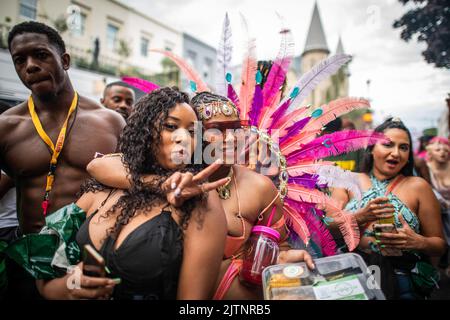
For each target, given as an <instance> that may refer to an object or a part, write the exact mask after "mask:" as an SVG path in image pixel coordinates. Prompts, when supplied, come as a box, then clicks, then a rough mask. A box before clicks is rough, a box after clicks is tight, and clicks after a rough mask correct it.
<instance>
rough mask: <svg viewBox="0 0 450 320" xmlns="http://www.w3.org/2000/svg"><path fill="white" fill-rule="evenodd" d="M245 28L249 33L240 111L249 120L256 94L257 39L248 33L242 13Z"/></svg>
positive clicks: (243, 117)
mask: <svg viewBox="0 0 450 320" xmlns="http://www.w3.org/2000/svg"><path fill="white" fill-rule="evenodd" d="M241 17H242V21H243V24H244V29H245V30H246V33H247V44H246V52H245V54H244V60H243V61H242V73H241V88H240V91H239V100H240V108H239V109H240V110H239V111H240V113H241V119H242V120H248V118H249V116H248V112H249V110H250V108H251V106H252V101H253V96H254V95H255V86H256V78H255V75H256V70H257V67H258V62H257V59H256V41H255V38H250V36H249V35H248V33H249V32H248V26H247V22H246V21H245V18H244V17H243V16H242V15H241Z"/></svg>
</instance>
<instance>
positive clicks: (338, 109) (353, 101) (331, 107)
mask: <svg viewBox="0 0 450 320" xmlns="http://www.w3.org/2000/svg"><path fill="white" fill-rule="evenodd" d="M366 108H370V102H369V101H368V100H366V99H362V98H341V99H337V100H334V101H331V102H330V103H328V104H327V105H324V106H322V107H321V109H322V111H323V113H322V115H321V116H320V117H318V118H314V119H312V120H311V121H310V122H309V123H308V125H307V126H305V130H315V129H321V128H322V127H323V126H325V125H326V124H327V123H329V122H330V121H333V120H334V119H336V118H337V117H339V116H341V115H343V114H346V113H348V112H350V111H353V110H358V109H366Z"/></svg>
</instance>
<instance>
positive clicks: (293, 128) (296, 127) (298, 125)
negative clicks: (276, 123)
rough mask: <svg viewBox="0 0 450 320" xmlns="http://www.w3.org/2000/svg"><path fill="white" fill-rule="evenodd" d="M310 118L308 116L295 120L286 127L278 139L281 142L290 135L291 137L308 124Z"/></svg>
mask: <svg viewBox="0 0 450 320" xmlns="http://www.w3.org/2000/svg"><path fill="white" fill-rule="evenodd" d="M310 119H311V118H310V117H306V118H304V119H302V120H300V121H297V122H295V123H294V124H293V125H292V126H290V127H289V128H287V132H286V133H285V135H284V136H283V137H282V138H281V139H280V143H283V142H284V141H286V140H287V139H289V138H290V137H293V136H294V135H296V134H297V133H298V132H299V131H300V130H302V129H303V128H304V127H305V126H306V125H307V124H308V122H309V120H310Z"/></svg>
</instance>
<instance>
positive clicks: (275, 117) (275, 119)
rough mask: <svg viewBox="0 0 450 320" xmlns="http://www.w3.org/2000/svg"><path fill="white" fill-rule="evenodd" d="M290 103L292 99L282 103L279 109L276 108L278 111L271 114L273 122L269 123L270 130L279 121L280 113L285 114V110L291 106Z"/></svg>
mask: <svg viewBox="0 0 450 320" xmlns="http://www.w3.org/2000/svg"><path fill="white" fill-rule="evenodd" d="M290 103H291V100H290V99H288V100H286V102H285V103H283V104H282V105H281V107H279V108H278V110H276V111H275V112H274V113H273V114H272V116H271V118H272V122H271V123H270V125H269V130H270V129H272V128H274V127H275V125H276V124H277V123H278V122H279V118H280V115H281V114H283V113H284V112H286V110H287V109H288V108H289V105H290Z"/></svg>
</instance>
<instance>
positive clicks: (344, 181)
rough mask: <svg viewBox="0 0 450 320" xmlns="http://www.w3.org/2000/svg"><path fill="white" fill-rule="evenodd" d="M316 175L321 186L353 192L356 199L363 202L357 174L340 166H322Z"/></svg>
mask: <svg viewBox="0 0 450 320" xmlns="http://www.w3.org/2000/svg"><path fill="white" fill-rule="evenodd" d="M316 174H317V175H318V181H317V182H318V183H319V184H326V185H327V186H328V187H332V188H343V189H346V190H348V191H350V192H352V193H353V195H354V197H355V198H356V199H358V200H361V197H362V191H361V186H360V184H359V178H358V174H357V173H354V172H351V171H348V170H344V169H342V168H340V167H338V166H320V167H319V168H317V171H316Z"/></svg>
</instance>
